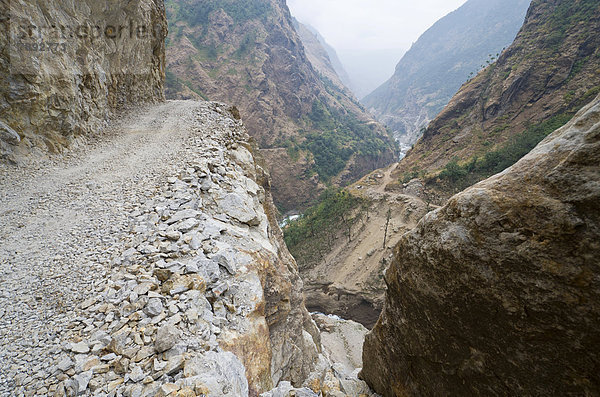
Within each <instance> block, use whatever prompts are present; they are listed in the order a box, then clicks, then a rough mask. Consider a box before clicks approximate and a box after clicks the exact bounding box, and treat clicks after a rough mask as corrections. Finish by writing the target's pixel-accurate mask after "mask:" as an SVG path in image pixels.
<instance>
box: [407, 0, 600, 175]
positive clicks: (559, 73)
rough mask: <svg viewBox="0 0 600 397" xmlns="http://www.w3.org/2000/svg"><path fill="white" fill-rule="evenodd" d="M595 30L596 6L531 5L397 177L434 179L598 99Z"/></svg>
mask: <svg viewBox="0 0 600 397" xmlns="http://www.w3.org/2000/svg"><path fill="white" fill-rule="evenodd" d="M599 30H600V4H598V2H597V1H596V0H581V1H575V2H574V1H569V0H551V1H545V0H533V1H532V3H531V6H530V8H529V11H528V12H527V16H526V18H525V23H524V25H523V27H522V28H521V31H520V32H519V34H518V35H517V37H516V39H515V41H514V42H513V44H512V45H511V46H510V47H509V48H507V49H506V51H504V52H503V53H502V54H501V55H500V57H499V58H498V60H497V61H496V62H495V63H493V64H491V65H490V66H489V67H487V68H485V69H484V70H482V71H481V72H480V73H479V74H478V75H477V76H476V77H475V78H473V79H472V80H471V81H469V82H468V83H466V84H465V85H463V86H462V87H461V89H460V90H459V91H458V93H457V94H456V95H455V96H454V97H453V98H452V99H451V100H450V102H449V103H448V106H447V107H446V108H444V110H443V111H442V112H441V113H440V114H439V115H438V116H437V117H436V118H435V119H434V120H433V121H432V122H431V123H430V124H429V126H428V127H427V130H426V131H425V133H424V135H423V137H422V138H421V139H420V140H419V141H418V142H417V144H416V145H415V146H414V148H413V149H412V150H411V151H410V152H409V153H408V154H407V156H406V158H405V159H403V160H402V161H401V163H400V165H399V170H398V171H399V173H401V174H406V173H410V172H414V171H417V172H425V173H427V172H432V173H435V172H436V171H438V170H439V169H441V168H444V167H445V166H446V165H447V164H448V163H449V162H451V161H452V159H453V158H456V159H458V160H459V161H460V162H465V163H467V162H468V161H469V160H470V159H472V158H474V156H478V157H479V158H482V157H483V156H485V154H486V153H488V152H491V151H494V150H498V149H500V148H502V147H503V146H504V145H506V144H508V143H510V142H511V140H512V138H514V137H515V136H519V135H520V134H522V133H523V132H525V131H527V130H528V129H529V128H530V127H532V126H536V125H538V124H541V123H544V122H549V123H553V122H554V121H553V120H564V119H565V118H568V117H572V116H573V115H574V114H575V113H576V112H577V111H578V110H579V109H581V108H582V107H583V106H584V105H586V104H587V103H589V102H590V101H591V100H592V99H593V98H594V97H595V96H596V95H597V94H598V90H599V88H598V87H599V86H600V73H598V69H599V68H600V36H599V35H598V34H597V32H598V31H599ZM563 124H564V121H563ZM555 128H558V127H555ZM555 128H554V129H555ZM549 132H552V130H551V131H549Z"/></svg>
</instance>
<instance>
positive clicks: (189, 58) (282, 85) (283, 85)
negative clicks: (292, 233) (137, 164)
mask: <svg viewBox="0 0 600 397" xmlns="http://www.w3.org/2000/svg"><path fill="white" fill-rule="evenodd" d="M167 11H168V19H169V23H170V35H169V40H168V43H167V55H168V57H167V59H168V62H167V96H168V97H170V98H196V97H205V98H210V99H212V100H219V101H224V102H227V103H232V104H235V105H236V106H237V107H238V108H239V109H240V111H241V114H242V116H243V118H244V120H245V122H246V125H247V127H248V130H249V132H250V134H251V135H252V136H254V137H255V138H256V139H257V141H258V143H259V145H260V147H261V148H262V149H264V150H263V151H262V153H263V155H264V156H265V158H266V160H267V163H268V164H270V171H271V173H272V178H273V195H274V197H275V200H276V203H277V204H278V206H279V208H281V209H282V210H284V211H286V210H290V209H301V208H303V207H305V206H306V205H307V204H308V203H310V202H311V201H312V199H314V198H315V197H316V196H317V195H318V193H319V192H320V191H321V189H322V188H323V182H331V183H334V184H341V185H344V184H347V183H349V182H351V181H353V180H355V179H357V178H358V177H360V176H362V175H364V174H365V173H367V172H369V171H370V170H373V169H376V168H378V167H381V166H384V165H386V164H388V163H390V162H391V161H393V159H394V156H395V146H394V143H393V141H392V139H391V137H389V136H388V134H387V132H386V131H385V129H384V128H383V127H382V126H381V125H379V124H377V123H376V122H375V121H374V120H373V118H372V117H371V116H370V115H369V114H368V113H367V112H366V111H364V110H363V109H362V108H361V107H360V106H359V105H358V104H357V103H355V101H354V100H353V98H352V97H351V96H349V95H348V94H346V93H345V92H343V91H341V90H340V89H339V88H338V87H336V86H335V85H334V84H326V83H324V82H323V81H321V79H320V77H319V74H318V73H317V72H316V71H315V69H314V68H313V66H312V65H311V63H310V61H309V59H308V58H307V56H306V53H305V50H304V47H303V45H302V42H301V41H300V38H299V37H298V34H297V33H296V31H295V30H294V27H293V21H292V17H291V15H290V12H289V10H288V8H287V6H286V4H285V2H283V1H280V0H245V1H232V0H227V1H220V2H217V1H215V0H170V1H168V2H167Z"/></svg>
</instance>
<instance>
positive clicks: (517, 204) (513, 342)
mask: <svg viewBox="0 0 600 397" xmlns="http://www.w3.org/2000/svg"><path fill="white" fill-rule="evenodd" d="M599 241H600V97H598V98H596V100H595V101H594V102H593V103H592V104H591V105H590V106H587V107H586V108H584V109H583V110H582V111H581V112H580V113H579V114H578V115H577V116H576V117H575V119H574V120H572V121H571V122H570V123H568V124H567V125H566V126H565V127H563V128H561V129H559V130H557V131H556V132H554V133H553V134H552V135H551V136H549V137H548V138H546V139H545V140H544V141H543V142H542V143H541V144H540V145H538V146H537V147H536V148H535V149H534V150H533V151H532V152H531V153H529V154H528V155H527V156H526V157H524V158H523V159H522V160H521V161H519V162H518V163H517V164H516V165H514V166H513V167H511V168H509V169H508V170H507V171H506V172H504V173H501V174H498V175H496V176H494V177H492V178H490V179H488V180H486V181H484V182H481V183H479V184H477V185H475V186H474V187H472V188H470V189H468V190H466V191H464V192H463V193H460V194H458V195H456V196H454V197H453V198H452V199H450V201H449V202H448V204H447V205H446V206H444V207H443V208H441V209H440V210H438V211H435V212H433V213H430V214H428V215H427V216H426V217H425V218H423V220H422V221H421V222H420V223H419V225H418V226H417V228H416V229H414V230H413V231H412V232H410V233H407V234H406V235H404V236H403V237H402V239H401V241H400V243H399V244H398V245H397V246H396V248H395V259H394V262H393V263H392V265H391V267H390V269H389V270H388V271H387V273H386V276H385V279H386V283H387V285H388V292H387V293H386V302H385V308H384V312H383V314H382V316H381V317H380V319H379V321H378V323H377V325H376V326H375V328H374V330H373V331H372V333H370V334H369V335H368V336H367V339H366V342H365V346H364V351H363V362H364V369H363V372H362V376H363V377H364V379H365V380H367V382H368V383H369V384H370V385H371V386H372V387H373V388H374V389H375V391H376V392H378V393H380V394H382V395H384V396H386V397H394V396H395V397H398V396H438V395H442V396H444V395H445V396H507V395H509V396H515V395H526V396H550V395H552V396H558V395H560V396H567V395H572V396H593V395H598V394H599V393H600V377H599V374H600V372H599V371H598V368H600V345H599V344H598V341H599V340H600V329H599V328H598V324H600V280H599V279H598V274H599V272H600V262H599V260H598V258H600V244H599ZM389 363H394V365H389Z"/></svg>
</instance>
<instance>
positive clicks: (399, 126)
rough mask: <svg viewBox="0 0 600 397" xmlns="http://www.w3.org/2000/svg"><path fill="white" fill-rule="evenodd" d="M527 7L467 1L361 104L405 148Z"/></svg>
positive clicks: (512, 1) (506, 40)
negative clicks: (390, 130)
mask: <svg viewBox="0 0 600 397" xmlns="http://www.w3.org/2000/svg"><path fill="white" fill-rule="evenodd" d="M530 2H531V0H509V1H506V0H469V1H467V2H466V3H465V4H464V5H463V6H462V7H460V8H459V9H458V10H456V11H454V12H452V13H450V14H448V15H447V16H445V17H444V18H442V19H440V20H439V21H438V22H436V23H435V24H434V25H433V26H432V27H431V28H430V29H429V30H427V31H426V32H425V33H424V34H423V35H422V36H421V37H420V38H419V40H417V42H416V43H415V44H414V45H413V46H412V47H411V49H410V50H409V51H408V52H407V53H406V54H405V55H404V57H402V59H401V60H400V63H398V65H397V66H396V72H395V73H394V75H393V76H392V78H391V79H390V80H388V81H387V82H386V83H385V84H383V85H382V86H381V87H379V88H378V89H377V90H375V91H374V92H373V93H371V94H370V95H368V96H367V97H365V98H364V99H363V100H362V101H361V102H362V103H363V104H365V106H367V107H368V108H369V109H370V110H371V111H372V112H373V113H374V114H375V115H376V116H377V118H378V119H379V120H381V121H382V122H384V123H385V124H387V125H388V126H389V127H390V128H391V129H392V130H393V131H394V135H395V137H396V139H399V141H400V142H401V143H402V144H403V145H404V147H405V148H406V149H408V148H410V146H411V145H412V144H414V143H415V142H416V141H417V139H419V137H420V136H421V133H422V131H421V130H422V129H423V128H424V127H426V126H427V124H428V123H429V121H431V120H432V119H433V118H434V117H435V116H436V115H437V114H438V113H439V112H440V111H441V110H442V109H443V108H444V106H446V104H448V102H449V101H450V99H451V98H452V96H453V95H454V94H455V93H456V91H458V89H459V88H460V86H461V85H462V84H463V83H464V82H465V81H467V79H468V78H469V77H470V74H471V75H472V74H473V73H476V72H477V71H478V70H480V69H481V65H485V63H486V61H487V62H488V63H489V62H490V61H491V60H492V59H495V58H496V57H497V56H498V55H497V54H498V53H500V52H501V51H502V49H503V48H505V47H507V46H508V45H509V44H510V43H512V41H513V40H514V38H515V36H516V34H517V32H518V31H519V28H520V27H521V26H522V25H523V19H524V18H525V12H526V11H527V8H528V7H529V4H530ZM406 149H405V150H406Z"/></svg>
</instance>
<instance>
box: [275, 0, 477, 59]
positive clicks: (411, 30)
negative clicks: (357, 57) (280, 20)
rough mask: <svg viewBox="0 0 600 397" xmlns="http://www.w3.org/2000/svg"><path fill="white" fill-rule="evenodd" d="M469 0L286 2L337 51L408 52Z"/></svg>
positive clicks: (329, 0)
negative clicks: (418, 40)
mask: <svg viewBox="0 0 600 397" xmlns="http://www.w3.org/2000/svg"><path fill="white" fill-rule="evenodd" d="M465 2H466V0H287V3H288V6H289V7H290V10H291V12H292V15H294V16H295V17H296V18H298V20H300V22H304V23H308V24H310V25H312V26H314V27H315V28H316V29H317V30H318V31H319V32H320V33H321V34H322V35H323V37H325V39H326V40H327V41H328V42H329V44H331V45H332V46H333V47H334V48H335V49H336V50H348V49H392V48H401V49H404V50H408V49H409V47H410V46H411V44H412V43H413V42H415V41H416V40H417V39H418V38H419V36H420V35H421V34H422V33H423V32H425V30H427V29H428V28H429V27H431V25H433V24H434V23H435V22H436V21H437V20H438V19H440V18H441V17H443V16H444V15H446V14H448V13H449V12H451V11H454V10H455V9H457V8H458V7H460V6H461V5H462V4H464V3H465Z"/></svg>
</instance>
